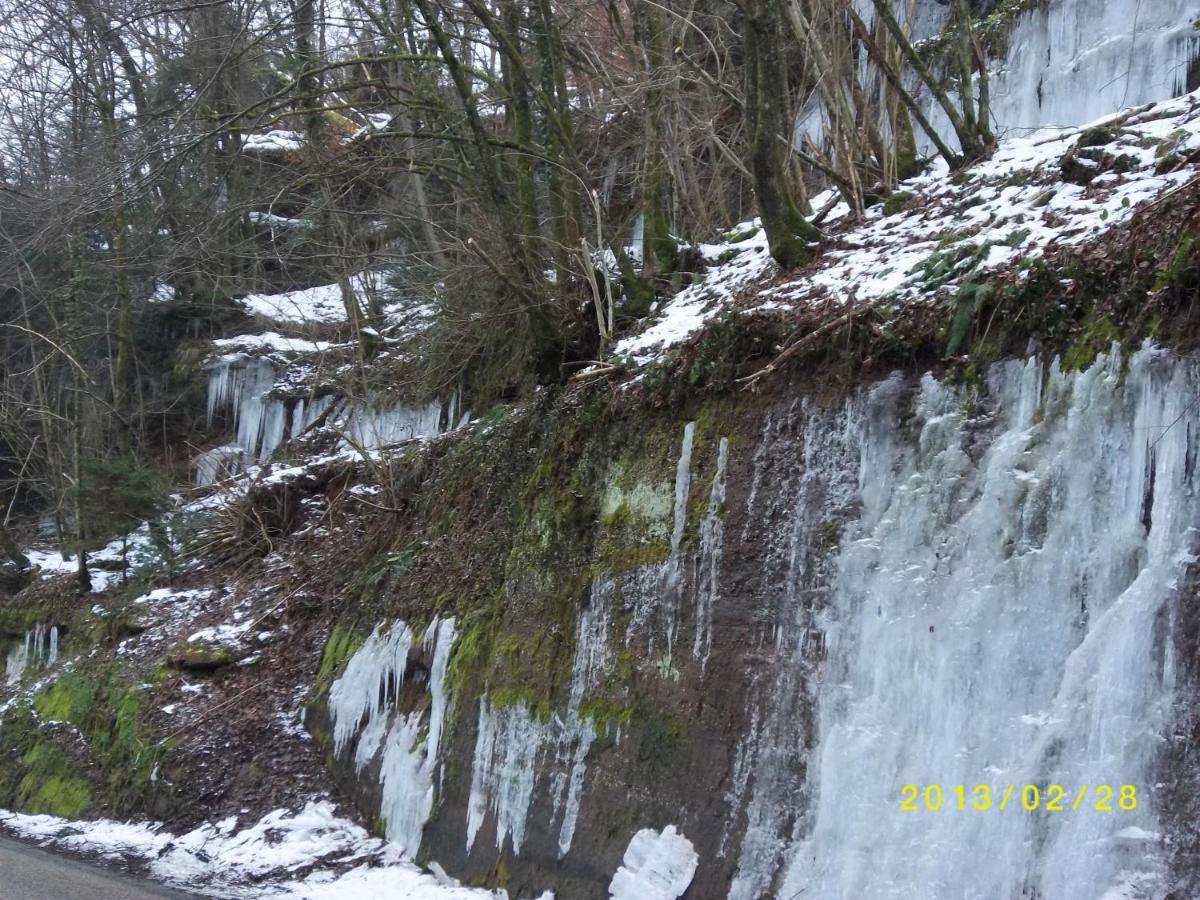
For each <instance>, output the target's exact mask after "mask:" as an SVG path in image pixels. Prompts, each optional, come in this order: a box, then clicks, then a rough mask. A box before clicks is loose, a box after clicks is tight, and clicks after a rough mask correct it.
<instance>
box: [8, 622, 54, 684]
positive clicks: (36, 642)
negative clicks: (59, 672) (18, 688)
mask: <svg viewBox="0 0 1200 900" xmlns="http://www.w3.org/2000/svg"><path fill="white" fill-rule="evenodd" d="M57 661H58V626H57V625H51V626H50V627H49V628H47V627H46V626H45V625H41V624H38V625H35V626H34V627H33V628H31V629H29V630H28V631H26V632H25V639H24V640H23V641H22V642H21V643H19V644H16V645H15V646H14V647H13V648H12V649H11V650H10V651H9V652H8V658H7V659H6V660H5V665H4V673H5V677H6V678H7V681H8V684H9V685H14V684H16V683H17V682H18V681H20V680H21V676H23V675H24V674H25V670H26V669H27V668H29V667H30V666H52V665H54V663H55V662H57Z"/></svg>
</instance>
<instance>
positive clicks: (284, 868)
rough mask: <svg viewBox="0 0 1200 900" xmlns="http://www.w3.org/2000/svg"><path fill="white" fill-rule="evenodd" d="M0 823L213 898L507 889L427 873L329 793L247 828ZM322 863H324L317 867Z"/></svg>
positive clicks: (454, 898)
mask: <svg viewBox="0 0 1200 900" xmlns="http://www.w3.org/2000/svg"><path fill="white" fill-rule="evenodd" d="M0 827H3V828H4V829H6V830H8V831H10V832H11V833H14V834H16V835H18V836H20V837H23V838H26V839H29V840H33V841H36V842H37V843H38V844H40V845H42V846H45V847H49V848H52V849H55V850H65V851H70V852H74V853H83V854H87V855H92V856H98V857H100V858H103V859H107V860H110V861H124V862H128V863H134V864H139V865H142V866H144V867H145V868H146V869H147V871H148V872H149V873H150V875H152V876H153V877H154V878H155V879H157V880H159V881H163V882H166V883H167V884H171V885H174V886H177V887H181V888H186V889H188V890H191V891H198V892H200V893H203V894H206V895H209V896H213V897H223V898H253V897H276V898H297V900H299V898H322V900H342V898H346V900H350V898H361V897H364V896H370V895H371V894H374V895H375V896H381V897H389V898H396V900H498V898H504V897H507V894H506V893H505V892H503V891H500V892H492V891H487V890H482V889H478V888H465V887H462V886H461V885H459V884H458V883H457V882H455V881H453V880H452V879H450V878H446V877H445V876H442V877H438V876H436V875H433V874H429V873H425V872H422V871H421V870H420V869H418V868H417V867H416V866H414V865H412V864H411V863H409V862H406V861H404V860H402V859H401V858H400V854H399V852H398V851H397V850H396V849H395V848H394V847H391V846H389V845H388V844H386V843H385V842H384V841H381V840H379V839H378V838H373V837H371V836H370V835H369V834H367V832H366V831H365V830H364V829H363V828H361V827H359V826H358V825H355V824H354V823H352V822H349V821H347V820H346V819H342V818H339V817H338V816H337V815H336V812H335V810H334V807H333V804H331V803H329V802H328V801H323V800H322V801H315V802H310V803H308V804H307V805H305V807H304V808H303V809H302V810H301V811H299V812H296V813H290V812H288V811H287V810H282V809H280V810H276V811H274V812H272V813H268V814H267V815H266V816H264V817H263V818H262V819H261V820H260V821H258V822H256V823H255V824H253V825H250V826H248V827H245V828H238V827H237V822H236V821H235V820H233V819H226V820H224V821H221V822H218V823H216V824H206V825H202V826H200V827H199V828H197V829H195V830H194V831H190V832H188V833H187V834H184V835H174V834H171V833H169V832H167V831H164V830H163V829H162V828H161V826H160V825H158V824H157V823H152V822H150V823H131V822H115V821H112V820H108V819H99V820H95V821H91V822H72V821H68V820H66V819H60V818H56V817H54V816H29V815H23V814H20V813H12V812H6V811H3V810H0ZM314 866H318V867H320V868H318V869H317V870H316V871H311V870H312V868H313V867H314ZM310 871H311V873H310ZM548 896H549V895H544V896H543V898H542V900H546V898H547V897H548Z"/></svg>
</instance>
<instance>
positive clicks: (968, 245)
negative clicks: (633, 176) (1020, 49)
mask: <svg viewBox="0 0 1200 900" xmlns="http://www.w3.org/2000/svg"><path fill="white" fill-rule="evenodd" d="M1104 125H1111V126H1113V132H1114V133H1113V134H1112V135H1111V140H1108V141H1105V142H1104V143H1102V144H1100V145H1099V146H1096V147H1090V148H1087V149H1086V150H1085V151H1084V152H1083V153H1081V154H1080V155H1079V156H1078V157H1077V158H1076V159H1075V161H1074V165H1075V166H1076V168H1077V170H1089V169H1090V170H1094V171H1095V173H1096V174H1095V177H1094V178H1093V179H1092V180H1091V181H1090V183H1088V184H1086V185H1079V184H1076V183H1071V182H1069V181H1067V180H1065V179H1064V176H1063V172H1062V166H1061V161H1062V160H1063V158H1064V156H1065V155H1066V154H1067V153H1068V151H1071V150H1072V149H1073V148H1074V147H1075V145H1076V143H1077V142H1078V140H1079V138H1080V135H1081V134H1082V133H1084V132H1085V131H1089V130H1090V129H1094V128H1096V127H1097V126H1104ZM1198 149H1200V92H1196V93H1192V94H1188V95H1185V96H1183V97H1179V98H1177V99H1174V100H1170V101H1167V102H1164V103H1160V104H1157V105H1155V106H1152V107H1149V108H1146V109H1142V110H1139V111H1137V112H1135V113H1133V114H1132V115H1130V114H1129V113H1124V114H1118V115H1114V116H1107V117H1105V118H1104V119H1101V120H1099V121H1097V122H1095V123H1092V125H1090V126H1086V127H1084V128H1066V129H1064V128H1054V129H1043V130H1040V131H1035V132H1033V133H1031V134H1029V135H1027V136H1024V137H1018V138H1012V139H1010V140H1006V141H1004V142H1002V143H1001V144H1000V147H999V149H998V150H997V151H996V153H995V155H994V156H993V157H992V158H991V159H990V160H987V161H985V162H983V163H980V164H978V165H976V166H974V167H972V168H970V169H968V170H967V171H966V172H965V173H957V174H953V175H952V174H951V173H950V172H949V170H948V169H947V167H946V165H945V163H944V162H942V161H940V160H939V161H938V162H937V163H935V164H934V165H933V166H932V168H931V169H930V171H929V172H927V173H926V174H924V175H921V176H919V177H917V178H914V179H911V180H910V181H908V182H906V183H905V184H903V185H901V187H900V190H899V191H898V192H897V193H898V194H899V196H896V195H893V196H894V203H893V204H886V205H876V206H874V207H872V208H870V209H868V210H867V211H866V214H865V215H864V217H863V218H862V220H861V221H855V220H854V219H853V217H852V215H851V211H850V209H849V207H848V206H846V204H844V203H839V204H838V205H837V206H835V207H834V208H833V209H832V210H831V212H830V214H829V215H828V216H827V217H826V220H825V222H824V223H823V224H822V228H823V231H824V235H825V237H824V242H823V243H824V246H823V247H822V249H821V252H820V255H819V256H818V258H817V260H816V261H815V262H814V263H813V264H812V265H811V266H809V267H807V268H805V269H803V270H801V271H798V272H797V273H795V274H794V275H792V276H791V277H789V278H786V279H785V280H783V281H782V283H779V284H769V282H770V281H771V280H772V279H775V278H777V277H778V276H779V275H780V272H779V269H778V267H777V266H776V265H775V263H774V262H773V261H772V260H771V257H770V255H769V253H768V251H767V246H766V238H765V235H764V234H763V233H762V231H761V229H760V228H759V225H758V223H757V222H750V223H747V224H746V225H745V226H742V227H740V228H739V229H736V230H735V231H736V232H738V234H740V235H747V234H748V235H749V237H745V238H743V239H741V240H737V239H736V238H737V236H738V235H735V239H734V240H733V241H728V242H725V243H721V244H708V245H701V246H700V248H699V249H700V250H701V253H702V255H703V257H704V259H705V260H706V261H707V262H709V264H710V268H709V270H708V272H707V274H706V276H705V277H704V278H703V280H701V281H700V282H698V283H697V284H695V285H693V286H691V287H688V288H687V289H685V290H683V291H681V292H680V293H679V294H677V295H676V296H675V297H673V298H672V299H670V300H669V301H667V302H666V303H665V304H664V305H663V307H662V309H660V310H659V311H658V314H657V316H656V317H655V318H654V319H653V320H651V321H649V322H647V323H646V325H645V327H644V328H642V329H641V330H639V331H638V332H636V333H634V334H631V335H628V336H626V337H624V338H622V339H621V340H620V341H619V342H618V343H617V344H616V346H615V348H614V351H613V354H614V356H616V357H618V358H625V359H626V360H627V361H631V362H633V363H635V364H645V363H648V362H651V361H653V360H654V359H656V358H658V357H659V356H660V355H661V354H662V353H663V352H665V351H666V350H668V349H670V348H671V347H674V346H677V345H679V344H681V343H683V342H685V341H687V340H688V339H689V338H691V337H692V336H693V335H695V334H697V333H698V332H699V331H700V330H701V329H702V328H703V327H704V324H705V322H707V321H709V320H711V319H712V318H714V317H715V316H716V315H718V314H719V313H721V312H722V311H725V310H727V309H729V308H730V307H731V306H733V305H734V303H735V301H736V300H737V299H738V295H739V294H740V293H742V292H745V293H746V294H747V295H748V296H747V299H746V302H745V304H744V305H742V306H740V311H741V312H743V313H746V314H749V313H754V312H760V311H765V310H772V311H776V312H781V313H783V314H786V312H787V311H788V310H791V309H801V308H804V307H812V306H815V305H818V304H832V305H833V306H834V307H838V306H843V305H849V304H853V303H864V302H870V301H875V300H880V299H886V300H888V301H891V302H894V303H895V304H896V305H897V306H903V305H905V304H912V303H926V302H937V301H939V300H940V299H941V297H943V296H944V295H945V293H946V289H947V288H951V287H953V286H954V285H958V284H962V283H963V282H964V281H966V280H967V279H969V278H972V277H977V276H979V275H981V274H984V273H989V272H999V271H1001V270H1004V269H1014V268H1015V269H1017V271H1016V272H1015V277H1018V278H1020V277H1024V275H1025V273H1024V271H1021V267H1022V266H1027V265H1028V263H1029V262H1031V261H1033V260H1036V259H1038V258H1040V257H1043V256H1045V255H1047V254H1048V253H1050V252H1052V251H1054V250H1055V249H1057V248H1062V247H1071V246H1080V245H1083V244H1086V243H1088V242H1091V241H1093V240H1095V239H1097V238H1098V237H1100V236H1102V235H1103V234H1104V233H1105V232H1107V231H1110V230H1112V229H1114V228H1116V227H1119V226H1120V225H1122V224H1125V223H1127V222H1128V221H1129V220H1130V219H1131V218H1132V217H1133V216H1134V215H1135V214H1137V212H1138V211H1139V210H1141V209H1144V208H1145V207H1146V205H1147V204H1148V203H1150V202H1152V201H1154V200H1155V198H1157V197H1161V196H1162V195H1163V194H1165V193H1166V192H1168V191H1170V190H1172V189H1175V188H1178V187H1180V186H1181V185H1183V184H1185V183H1186V182H1188V181H1189V180H1191V179H1192V178H1194V177H1196V174H1197V173H1196V168H1195V166H1194V165H1191V164H1184V156H1185V155H1190V154H1193V153H1194V152H1195V151H1197V150H1198ZM1105 154H1106V155H1107V160H1106V161H1105V162H1104V164H1102V163H1101V162H1098V161H1097V160H1095V159H1091V158H1089V157H1091V156H1102V155H1105ZM1074 180H1083V179H1082V178H1076V179H1074ZM905 195H910V196H908V197H907V198H906V197H905ZM832 197H833V195H832V194H831V193H827V194H824V195H821V196H819V197H816V198H814V199H813V207H814V208H820V207H821V206H822V205H824V204H825V203H826V202H828V201H829V200H830V199H832Z"/></svg>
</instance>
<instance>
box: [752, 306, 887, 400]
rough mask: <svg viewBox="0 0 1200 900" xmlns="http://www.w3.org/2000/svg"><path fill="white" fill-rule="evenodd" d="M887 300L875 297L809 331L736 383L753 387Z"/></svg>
mask: <svg viewBox="0 0 1200 900" xmlns="http://www.w3.org/2000/svg"><path fill="white" fill-rule="evenodd" d="M888 299H889V297H888V296H887V295H884V296H883V297H877V298H876V299H874V300H872V301H871V302H870V303H867V304H865V305H863V306H854V307H853V308H851V310H850V311H849V312H847V313H845V314H844V315H841V316H838V317H837V318H836V319H833V320H831V321H829V322H826V323H825V324H824V325H822V326H821V327H819V328H817V329H816V330H815V331H810V332H809V333H808V334H806V335H805V336H804V337H802V338H800V339H798V340H796V341H795V342H794V343H791V344H789V345H788V346H787V347H785V348H784V349H783V350H781V351H780V352H779V354H778V355H777V356H776V357H775V358H774V359H773V360H771V362H770V363H768V364H767V365H766V366H764V367H763V368H761V369H759V370H758V371H757V372H755V373H754V374H752V375H747V376H746V377H745V378H739V379H737V383H738V384H741V385H745V386H746V388H747V389H749V388H752V387H753V386H754V384H755V382H757V381H758V380H759V379H760V378H763V377H764V376H766V375H770V374H771V373H772V372H774V371H775V370H776V369H778V368H779V367H780V366H781V365H782V364H783V363H785V362H787V361H788V360H789V359H791V358H792V357H793V356H795V355H796V354H797V353H799V352H800V351H801V350H804V349H805V348H807V347H808V346H809V345H811V344H812V343H814V342H815V341H816V340H817V339H818V338H822V337H824V336H825V335H827V334H829V333H830V332H833V331H837V330H838V329H839V328H841V327H842V326H843V325H848V324H849V323H850V322H851V321H853V319H854V317H855V316H859V315H861V314H863V313H865V312H870V311H871V310H873V309H875V308H876V307H877V306H882V305H883V303H884V301H886V300H888Z"/></svg>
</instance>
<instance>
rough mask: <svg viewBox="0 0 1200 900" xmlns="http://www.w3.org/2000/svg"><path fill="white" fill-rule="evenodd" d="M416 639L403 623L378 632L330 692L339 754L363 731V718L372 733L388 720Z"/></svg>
mask: <svg viewBox="0 0 1200 900" xmlns="http://www.w3.org/2000/svg"><path fill="white" fill-rule="evenodd" d="M412 637H413V635H412V629H410V628H409V627H408V626H407V625H406V624H404V623H403V622H396V623H395V624H394V625H393V626H392V627H391V628H389V629H388V630H387V631H386V632H385V631H383V630H382V629H381V628H376V629H375V630H374V631H373V632H372V633H371V636H370V637H369V638H367V640H366V641H365V642H364V643H363V645H362V646H361V647H360V648H359V649H358V652H357V653H355V654H354V656H352V657H351V658H350V661H349V662H348V663H347V664H346V670H345V671H344V672H343V673H342V677H341V678H339V679H337V681H335V682H334V683H333V685H332V686H331V687H330V688H329V716H330V718H331V719H332V720H333V751H334V753H335V754H341V752H342V750H344V749H345V748H346V746H347V744H349V742H350V739H351V738H352V737H354V735H355V733H356V732H357V731H358V730H359V728H360V727H362V724H363V722H362V720H363V716H367V717H369V718H368V723H367V728H368V729H369V728H371V726H372V724H373V723H374V720H376V719H379V718H385V717H386V714H387V708H388V704H389V703H390V701H391V700H392V698H394V697H395V696H396V695H397V694H398V693H399V692H400V687H401V685H402V684H403V683H404V672H405V669H406V668H407V665H408V651H409V648H410V647H411V646H412ZM376 734H378V731H377V732H376ZM355 761H356V764H358V767H359V768H360V769H361V768H362V767H363V766H364V765H365V764H366V760H362V761H361V762H360V760H359V759H358V758H357V757H356V760H355Z"/></svg>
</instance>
